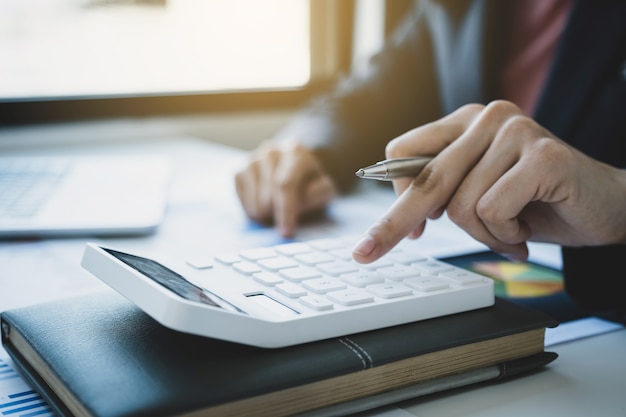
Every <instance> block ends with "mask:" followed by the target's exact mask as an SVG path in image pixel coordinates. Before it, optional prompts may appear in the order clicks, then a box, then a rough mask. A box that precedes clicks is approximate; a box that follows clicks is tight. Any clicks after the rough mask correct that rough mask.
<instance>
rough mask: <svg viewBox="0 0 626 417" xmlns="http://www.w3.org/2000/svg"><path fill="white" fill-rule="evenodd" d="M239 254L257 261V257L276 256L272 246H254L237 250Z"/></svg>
mask: <svg viewBox="0 0 626 417" xmlns="http://www.w3.org/2000/svg"><path fill="white" fill-rule="evenodd" d="M239 255H241V257H242V258H245V259H247V260H249V261H258V260H259V259H264V258H271V257H273V256H276V251H274V249H272V248H255V249H246V250H242V251H241V252H239Z"/></svg>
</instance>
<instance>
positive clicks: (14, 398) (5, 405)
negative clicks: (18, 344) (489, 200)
mask: <svg viewBox="0 0 626 417" xmlns="http://www.w3.org/2000/svg"><path fill="white" fill-rule="evenodd" d="M0 416H10V417H35V416H36V417H53V416H54V413H53V412H52V410H50V407H49V406H48V404H46V402H45V401H44V400H43V398H41V397H40V396H39V395H38V394H37V393H36V392H35V391H33V389H32V388H31V387H30V386H28V385H27V384H26V383H25V382H24V380H23V379H22V377H21V376H20V375H19V374H18V373H17V372H16V371H15V369H14V368H13V366H12V365H11V361H10V359H9V358H8V357H7V356H5V353H4V352H3V351H2V350H0Z"/></svg>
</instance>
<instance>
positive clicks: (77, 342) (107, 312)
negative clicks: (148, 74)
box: [2, 292, 557, 417]
mask: <svg viewBox="0 0 626 417" xmlns="http://www.w3.org/2000/svg"><path fill="white" fill-rule="evenodd" d="M556 325H557V322H555V321H554V320H553V319H551V318H550V317H548V316H546V315H544V314H542V313H538V312H535V311H531V310H528V309H525V308H523V307H520V306H517V305H514V304H511V303H509V302H507V301H505V300H501V299H497V301H496V303H495V305H494V306H493V307H489V308H485V309H480V310H475V311H470V312H466V313H461V314H456V315H451V316H446V317H439V318H435V319H431V320H426V321H421V322H415V323H410V324H407V325H402V326H396V327H391V328H386V329H382V330H377V331H372V332H367V333H361V334H355V335H350V336H346V337H341V338H337V339H329V340H323V341H320V342H314V343H308V344H303V345H298V346H294V347H290V348H283V349H261V348H253V347H249V346H244V345H238V344H233V343H227V342H223V341H218V340H214V339H209V338H203V337H199V336H192V335H188V334H184V333H179V332H176V331H173V330H170V329H167V328H165V327H163V326H161V325H160V324H158V323H157V322H155V321H154V320H153V319H151V318H150V317H149V316H147V315H146V314H144V313H143V312H142V311H141V310H139V309H138V308H136V307H135V306H134V305H133V304H131V303H130V302H128V301H127V300H126V299H124V298H122V297H121V296H119V295H117V294H115V293H109V292H106V293H103V294H102V295H90V296H83V297H79V298H73V299H67V300H62V301H57V302H52V303H46V304H40V305H36V306H31V307H25V308H21V309H15V310H10V311H5V312H3V313H2V342H3V344H4V347H5V348H6V350H7V351H8V352H9V354H10V355H11V356H12V358H13V359H14V361H15V362H16V365H17V366H18V368H19V369H20V371H21V372H22V373H23V375H24V376H25V377H26V379H27V380H28V381H29V382H30V383H31V384H32V385H33V386H34V387H35V388H36V389H37V390H38V391H39V392H40V394H41V395H42V396H43V397H44V398H46V399H47V401H48V402H49V404H50V406H51V407H52V408H53V409H54V410H55V411H56V412H57V413H58V414H59V415H62V416H72V415H75V416H82V415H84V416H99V417H122V416H153V417H154V416H180V415H193V416H196V415H198V416H200V415H220V416H223V415H237V416H242V415H254V416H263V415H267V416H274V417H275V416H281V415H293V414H298V413H305V412H310V411H312V410H316V409H323V408H330V409H332V408H333V407H337V406H338V405H341V404H344V403H345V404H350V403H354V402H355V401H358V400H359V399H365V398H372V396H377V395H381V394H384V393H388V392H394V391H397V390H402V389H406V388H407V387H411V386H415V385H416V384H418V385H419V384H424V383H429V382H432V381H436V380H437V379H438V378H455V377H456V375H464V374H465V373H467V372H478V371H480V370H483V369H491V368H494V367H495V369H500V368H497V366H498V365H501V364H503V363H507V362H509V361H513V362H515V361H516V360H520V359H521V360H526V359H525V358H529V357H530V358H533V357H536V356H537V355H539V356H541V354H544V333H545V328H546V327H553V326H556ZM555 356H556V355H554V354H553V355H552V356H550V357H549V359H548V360H544V361H543V362H542V363H539V364H538V365H537V366H541V365H543V364H545V363H546V362H549V361H550V360H552V359H554V357H555ZM544 359H545V358H544ZM531 368H532V366H531ZM453 385H454V384H452V385H450V384H448V385H447V386H453ZM409 395H411V394H409ZM415 395H417V394H415ZM390 398H393V397H390ZM380 405H383V404H380Z"/></svg>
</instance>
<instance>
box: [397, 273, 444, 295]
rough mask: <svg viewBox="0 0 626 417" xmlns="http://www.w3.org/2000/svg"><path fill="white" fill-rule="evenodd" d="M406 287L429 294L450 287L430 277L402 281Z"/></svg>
mask: <svg viewBox="0 0 626 417" xmlns="http://www.w3.org/2000/svg"><path fill="white" fill-rule="evenodd" d="M404 283H405V284H406V285H408V286H409V287H411V288H415V289H416V290H418V291H422V292H430V291H437V290H445V289H446V288H449V287H450V285H448V283H447V282H446V281H444V280H443V279H439V278H435V277H432V276H423V277H418V278H410V279H407V280H405V281H404Z"/></svg>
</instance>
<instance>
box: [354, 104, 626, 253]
mask: <svg viewBox="0 0 626 417" xmlns="http://www.w3.org/2000/svg"><path fill="white" fill-rule="evenodd" d="M386 154H387V155H386V156H387V157H388V158H397V157H405V156H416V155H437V156H436V157H435V158H434V159H433V160H432V161H431V162H430V163H429V164H428V165H427V166H426V168H425V169H424V170H423V171H422V172H421V173H420V174H419V175H418V176H417V177H415V178H403V179H399V180H395V181H394V189H395V190H396V193H397V194H398V195H399V197H398V199H397V200H396V201H395V203H394V204H393V205H392V207H391V208H390V209H389V210H388V211H387V213H386V214H384V215H383V216H382V218H380V219H379V220H378V221H377V222H376V223H375V224H374V225H373V226H372V227H371V228H370V229H369V230H368V232H367V233H366V235H365V237H364V238H363V239H362V240H361V241H360V242H358V243H357V245H356V246H355V248H354V252H353V256H354V258H355V260H357V261H358V262H363V263H367V262H372V261H374V260H376V259H378V258H379V257H380V256H382V255H383V254H385V253H386V252H388V251H389V250H390V249H391V248H392V247H393V246H394V245H395V244H397V243H398V242H399V241H400V240H401V239H403V238H404V237H406V236H408V237H410V238H417V237H419V236H420V235H421V234H422V233H423V231H424V228H425V226H426V221H427V219H429V218H437V217H439V216H440V215H441V214H442V213H443V211H444V210H446V211H447V213H448V216H449V217H450V219H451V220H452V221H453V222H454V223H456V224H457V225H458V226H460V227H461V228H462V229H464V230H465V231H466V232H467V233H469V234H470V235H471V236H472V237H474V238H475V239H476V240H478V241H480V242H482V243H484V244H485V245H487V246H488V247H489V248H491V249H492V250H494V251H496V252H500V253H502V254H505V255H507V256H508V257H510V258H512V259H516V260H525V259H527V257H528V248H527V245H526V242H527V241H531V240H532V241H542V242H551V243H557V244H561V245H568V246H583V245H604V244H613V243H626V171H624V170H620V169H617V168H613V167H610V166H608V165H606V164H603V163H600V162H598V161H596V160H593V159H591V158H589V157H588V156H586V155H584V154H583V153H581V152H579V151H577V150H576V149H574V148H572V147H571V146H569V145H567V144H566V143H564V142H562V141H561V140H559V139H558V138H556V137H555V136H554V135H553V134H551V133H550V132H549V131H547V130H546V129H544V128H543V127H541V126H540V125H538V124H537V123H536V122H535V121H533V120H532V119H531V118H529V117H528V116H526V115H525V114H524V113H523V112H522V111H521V110H520V109H519V108H517V107H516V106H515V105H513V104H512V103H509V102H505V101H497V102H493V103H491V104H489V105H488V106H482V105H467V106H464V107H462V108H460V109H459V110H457V111H455V112H454V113H451V114H450V115H448V116H446V117H444V118H442V119H440V120H438V121H436V122H433V123H430V124H427V125H424V126H422V127H419V128H416V129H414V130H411V131H409V132H407V133H405V134H404V135H402V136H400V137H398V138H396V139H394V140H392V141H391V142H390V143H389V144H388V145H387V149H386Z"/></svg>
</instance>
